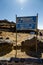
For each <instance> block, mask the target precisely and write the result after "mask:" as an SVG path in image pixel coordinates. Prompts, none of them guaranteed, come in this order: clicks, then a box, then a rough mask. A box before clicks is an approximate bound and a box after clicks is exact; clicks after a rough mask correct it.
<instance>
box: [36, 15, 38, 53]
mask: <svg viewBox="0 0 43 65" xmlns="http://www.w3.org/2000/svg"><path fill="white" fill-rule="evenodd" d="M37 26H38V14H37ZM37 28H38V27H37ZM37 28H36V53H37V32H38V31H37Z"/></svg>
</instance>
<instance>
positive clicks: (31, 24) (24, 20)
mask: <svg viewBox="0 0 43 65" xmlns="http://www.w3.org/2000/svg"><path fill="white" fill-rule="evenodd" d="M37 19H38V15H37V16H27V17H17V16H16V28H17V30H31V29H32V30H34V29H37V23H38V21H37Z"/></svg>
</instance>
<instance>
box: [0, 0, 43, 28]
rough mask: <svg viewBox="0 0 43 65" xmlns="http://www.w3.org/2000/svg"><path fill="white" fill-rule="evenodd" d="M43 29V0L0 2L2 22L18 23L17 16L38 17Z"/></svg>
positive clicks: (3, 0) (2, 0) (5, 0)
mask: <svg viewBox="0 0 43 65" xmlns="http://www.w3.org/2000/svg"><path fill="white" fill-rule="evenodd" d="M37 13H38V29H43V0H0V20H4V19H6V20H8V21H10V22H11V21H14V22H15V21H16V15H17V16H36V15H37Z"/></svg>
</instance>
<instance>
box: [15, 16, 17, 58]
mask: <svg viewBox="0 0 43 65" xmlns="http://www.w3.org/2000/svg"><path fill="white" fill-rule="evenodd" d="M16 24H17V15H16ZM16 57H17V27H16V54H15V58H16Z"/></svg>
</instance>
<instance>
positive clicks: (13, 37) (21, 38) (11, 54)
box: [0, 31, 43, 59]
mask: <svg viewBox="0 0 43 65" xmlns="http://www.w3.org/2000/svg"><path fill="white" fill-rule="evenodd" d="M33 36H36V35H30V34H28V33H27V34H26V33H17V46H20V47H21V42H22V41H25V40H27V39H30V37H31V38H32V37H33ZM1 37H2V38H3V39H4V40H5V39H6V38H9V39H8V40H11V41H12V44H13V46H12V50H11V51H10V52H9V53H7V54H5V55H3V56H0V59H3V58H11V57H15V56H16V50H15V49H14V47H15V46H16V33H14V32H4V31H2V33H1V34H0V38H1ZM8 51H9V50H8ZM2 52H3V51H2ZM16 57H17V58H35V57H32V56H29V55H27V54H26V53H25V51H24V52H22V51H21V49H17V56H16ZM42 58H43V53H42Z"/></svg>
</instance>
